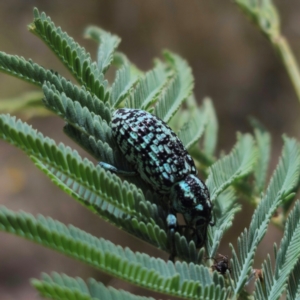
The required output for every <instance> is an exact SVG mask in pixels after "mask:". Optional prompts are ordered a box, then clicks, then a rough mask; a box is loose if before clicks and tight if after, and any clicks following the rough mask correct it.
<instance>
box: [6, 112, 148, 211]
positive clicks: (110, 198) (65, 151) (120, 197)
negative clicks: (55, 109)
mask: <svg viewBox="0 0 300 300" xmlns="http://www.w3.org/2000/svg"><path fill="white" fill-rule="evenodd" d="M0 136H1V138H2V139H4V140H6V141H7V142H9V143H12V144H13V145H15V146H17V147H19V148H20V149H22V150H23V151H25V152H26V153H27V155H32V156H33V157H36V159H38V160H40V161H41V162H43V166H47V167H48V168H51V171H52V172H54V171H55V172H57V173H59V174H61V175H62V176H64V178H65V180H67V179H72V180H74V181H76V182H77V184H79V185H82V186H83V187H84V188H85V189H86V190H89V193H90V194H91V193H92V195H93V197H92V200H93V201H92V202H91V203H90V204H95V203H94V202H97V201H98V200H97V199H99V201H100V199H101V200H104V201H106V202H110V203H112V204H114V205H115V206H116V207H118V208H119V209H121V210H125V211H127V213H129V214H132V213H134V211H135V207H136V205H138V204H137V203H138V202H140V201H141V199H143V196H142V194H141V192H140V191H138V190H137V188H136V187H134V186H133V185H129V186H127V189H124V188H123V184H122V182H121V180H120V179H119V178H118V177H117V176H116V175H114V174H111V173H109V172H105V171H104V170H100V168H99V167H95V166H94V165H93V164H92V163H91V162H90V161H88V160H87V159H84V160H82V158H81V157H80V156H79V155H78V153H77V151H74V150H71V149H70V148H69V147H65V146H64V145H63V144H60V145H59V146H58V147H57V146H56V144H55V142H54V141H53V140H51V139H49V138H44V137H43V135H42V134H41V133H39V132H37V131H36V130H34V129H32V128H31V126H29V125H27V124H26V123H22V122H21V121H20V120H18V121H16V119H15V118H11V117H9V116H7V115H1V116H0ZM135 197H137V198H136V199H135V200H134V198H135ZM135 201H137V203H136V204H134V202H135ZM126 207H127V208H126ZM130 207H131V208H130Z"/></svg>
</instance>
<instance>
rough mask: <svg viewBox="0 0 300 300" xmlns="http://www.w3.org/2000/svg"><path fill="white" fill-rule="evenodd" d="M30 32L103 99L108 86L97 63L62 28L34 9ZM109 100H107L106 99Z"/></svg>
mask: <svg viewBox="0 0 300 300" xmlns="http://www.w3.org/2000/svg"><path fill="white" fill-rule="evenodd" d="M29 30H30V31H31V32H32V33H34V34H35V35H37V36H38V37H40V38H41V39H42V40H43V41H44V42H45V43H46V45H47V46H49V47H50V49H51V50H52V51H53V52H54V53H55V54H56V55H57V56H58V58H59V59H60V60H61V61H62V63H63V64H64V65H65V66H66V67H67V68H68V69H69V70H70V72H71V73H72V74H73V75H74V76H75V78H76V79H77V80H78V81H79V83H81V84H83V85H85V86H86V88H87V89H88V90H89V91H90V92H91V93H92V94H94V95H96V96H97V97H98V98H100V99H101V94H102V93H103V89H104V90H106V89H107V87H108V84H107V82H106V80H105V79H104V75H103V74H102V72H101V70H99V69H98V66H97V64H96V63H93V62H92V60H91V57H90V54H88V53H87V52H86V51H85V49H84V48H82V47H80V46H79V45H78V44H77V43H76V42H75V41H74V40H73V38H71V37H70V36H68V34H67V33H66V32H63V31H62V30H61V28H60V27H56V26H55V24H54V23H53V22H52V21H51V19H50V18H49V17H47V16H46V14H45V13H41V14H40V13H39V11H38V10H37V9H36V8H35V9H34V21H33V23H32V24H31V25H29ZM105 99H107V98H105Z"/></svg>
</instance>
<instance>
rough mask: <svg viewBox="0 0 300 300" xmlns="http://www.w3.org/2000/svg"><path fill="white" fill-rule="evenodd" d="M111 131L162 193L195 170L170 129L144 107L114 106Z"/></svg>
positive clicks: (146, 176) (123, 149)
mask: <svg viewBox="0 0 300 300" xmlns="http://www.w3.org/2000/svg"><path fill="white" fill-rule="evenodd" d="M112 132H113V136H114V137H115V139H116V141H117V143H118V145H119V147H120V149H121V151H122V153H123V154H124V155H125V157H126V159H127V160H128V161H129V162H131V163H132V164H134V165H135V167H136V169H137V171H138V172H139V174H140V175H141V177H142V179H143V180H144V181H146V182H148V183H149V184H150V185H151V186H152V188H153V189H154V190H155V191H157V192H159V193H161V194H166V193H169V191H170V188H171V187H172V186H173V184H174V183H176V182H178V181H180V180H182V179H183V178H185V177H186V176H187V175H189V174H195V175H196V174H197V170H196V167H195V164H194V161H193V159H192V158H191V156H190V155H189V154H188V152H187V151H186V149H185V148H184V146H183V145H182V143H181V141H180V140H179V138H178V137H177V136H176V134H175V133H174V132H173V131H172V129H171V128H170V127H169V126H168V125H166V124H165V123H164V122H163V121H162V120H159V119H157V118H156V117H154V116H153V115H151V114H149V113H147V112H145V111H142V110H136V109H125V108H124V109H118V110H116V111H115V113H114V114H113V117H112Z"/></svg>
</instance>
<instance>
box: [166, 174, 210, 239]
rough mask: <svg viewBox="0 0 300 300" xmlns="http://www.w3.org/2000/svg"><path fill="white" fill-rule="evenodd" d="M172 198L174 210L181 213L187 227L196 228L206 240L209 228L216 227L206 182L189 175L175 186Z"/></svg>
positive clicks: (172, 190)
mask: <svg viewBox="0 0 300 300" xmlns="http://www.w3.org/2000/svg"><path fill="white" fill-rule="evenodd" d="M170 196H171V203H172V207H173V209H175V211H176V212H178V213H181V214H182V215H183V217H184V219H185V221H186V223H187V225H188V226H189V227H194V228H195V229H196V232H197V235H199V234H200V235H203V239H204V238H205V236H206V230H207V226H208V225H214V223H213V222H212V203H211V201H210V196H209V191H208V189H207V187H206V185H205V184H204V182H203V181H202V180H200V179H199V178H198V177H197V176H195V175H188V176H187V177H186V178H184V179H183V180H181V181H179V182H177V183H176V184H174V186H173V187H172V189H171V195H170ZM200 238H201V237H200ZM201 239H202V238H201Z"/></svg>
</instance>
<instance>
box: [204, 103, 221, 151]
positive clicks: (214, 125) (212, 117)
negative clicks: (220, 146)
mask: <svg viewBox="0 0 300 300" xmlns="http://www.w3.org/2000/svg"><path fill="white" fill-rule="evenodd" d="M203 104H204V108H203V109H204V115H205V116H206V119H207V124H206V126H205V131H204V141H203V152H204V153H205V154H206V155H207V156H209V157H212V156H213V155H214V153H215V150H216V145H217V139H218V120H217V116H216V112H215V109H214V106H213V103H212V101H211V99H210V98H205V99H204V100H203Z"/></svg>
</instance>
